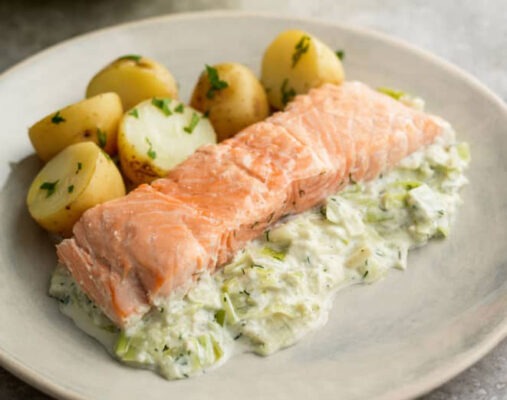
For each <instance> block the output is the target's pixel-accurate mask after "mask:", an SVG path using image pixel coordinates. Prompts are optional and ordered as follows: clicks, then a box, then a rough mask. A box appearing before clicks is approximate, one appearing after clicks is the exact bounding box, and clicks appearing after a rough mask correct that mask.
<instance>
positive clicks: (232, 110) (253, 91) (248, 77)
mask: <svg viewBox="0 0 507 400" xmlns="http://www.w3.org/2000/svg"><path fill="white" fill-rule="evenodd" d="M215 74H216V76H214V75H215ZM190 105H191V106H192V107H194V108H195V109H197V110H199V111H201V112H203V113H206V114H207V116H208V118H209V119H210V121H211V124H212V125H213V127H214V128H215V131H216V133H217V136H218V141H222V140H224V139H227V138H229V137H231V136H233V135H235V134H236V133H238V132H239V131H240V130H242V129H243V128H245V127H247V126H248V125H251V124H253V123H255V122H258V121H261V120H263V119H265V118H266V117H267V116H268V115H269V104H268V100H267V96H266V92H265V90H264V88H263V87H262V85H261V84H260V82H259V80H258V79H257V77H256V76H255V75H254V73H253V72H252V71H251V70H250V69H249V68H247V67H245V66H244V65H241V64H238V63H223V64H218V65H214V66H213V67H209V66H207V67H206V71H204V72H203V73H202V74H201V76H200V77H199V81H198V82H197V84H196V86H195V88H194V92H193V94H192V100H191V101H190Z"/></svg>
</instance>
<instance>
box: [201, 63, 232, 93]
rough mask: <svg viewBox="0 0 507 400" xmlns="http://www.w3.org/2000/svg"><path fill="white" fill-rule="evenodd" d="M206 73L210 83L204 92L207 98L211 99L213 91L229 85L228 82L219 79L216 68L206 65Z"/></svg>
mask: <svg viewBox="0 0 507 400" xmlns="http://www.w3.org/2000/svg"><path fill="white" fill-rule="evenodd" d="M206 73H207V74H208V81H209V84H210V88H209V89H208V92H207V93H206V97H207V98H208V99H212V98H213V97H214V96H215V92H217V91H219V90H222V89H225V88H226V87H228V86H229V84H228V83H227V82H226V81H222V80H221V79H220V77H219V76H218V71H217V70H216V68H213V67H210V66H209V65H206Z"/></svg>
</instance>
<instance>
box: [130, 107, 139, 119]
mask: <svg viewBox="0 0 507 400" xmlns="http://www.w3.org/2000/svg"><path fill="white" fill-rule="evenodd" d="M128 114H129V115H130V116H131V117H134V118H137V119H139V111H137V108H133V109H132V110H130V111H129V113H128Z"/></svg>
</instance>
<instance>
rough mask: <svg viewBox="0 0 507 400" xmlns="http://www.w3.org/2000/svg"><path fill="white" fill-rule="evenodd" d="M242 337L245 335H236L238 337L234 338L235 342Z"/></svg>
mask: <svg viewBox="0 0 507 400" xmlns="http://www.w3.org/2000/svg"><path fill="white" fill-rule="evenodd" d="M241 336H243V334H242V333H241V332H240V333H238V335H236V337H235V338H234V340H238V339H239V338H240V337H241Z"/></svg>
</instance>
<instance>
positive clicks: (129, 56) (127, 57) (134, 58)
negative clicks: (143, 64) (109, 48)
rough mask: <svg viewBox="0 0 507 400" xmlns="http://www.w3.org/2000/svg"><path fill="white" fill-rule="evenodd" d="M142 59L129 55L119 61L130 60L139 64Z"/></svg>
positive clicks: (135, 55)
mask: <svg viewBox="0 0 507 400" xmlns="http://www.w3.org/2000/svg"><path fill="white" fill-rule="evenodd" d="M141 58H143V56H140V55H137V54H127V55H125V56H122V57H120V58H118V60H130V61H135V62H136V63H138V62H139V61H141Z"/></svg>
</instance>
